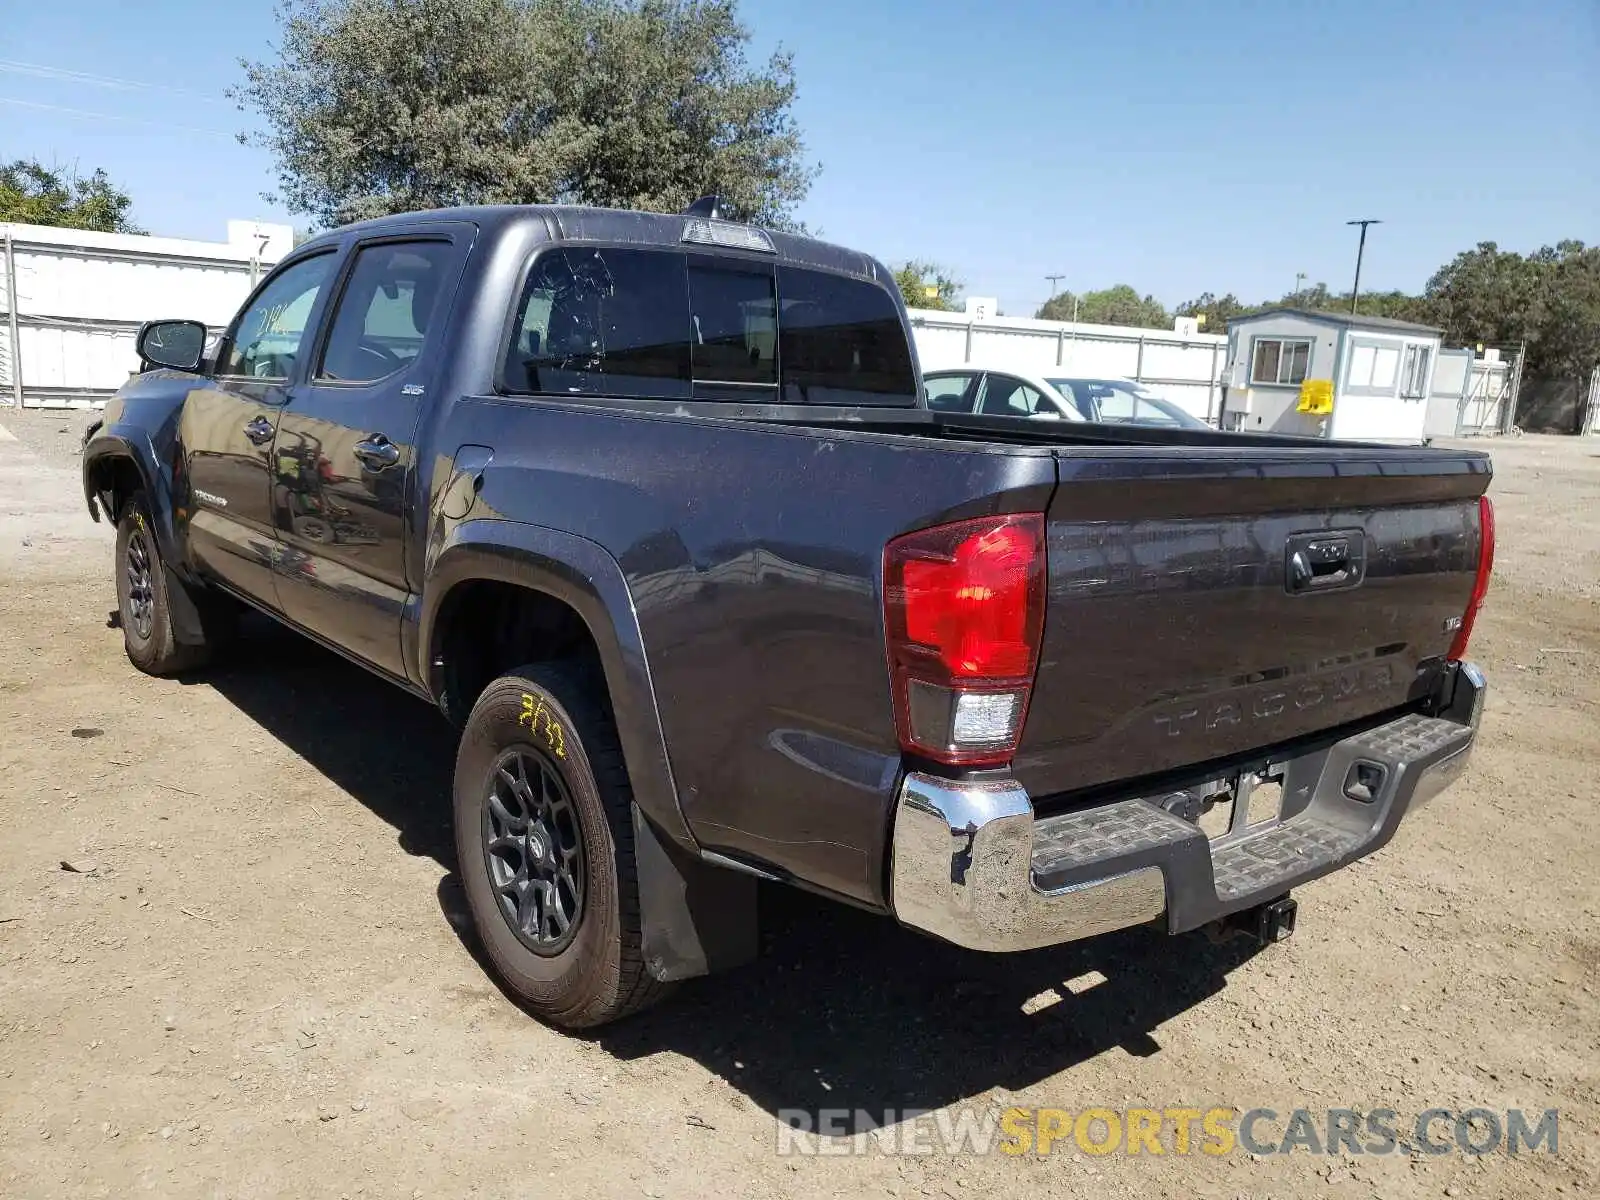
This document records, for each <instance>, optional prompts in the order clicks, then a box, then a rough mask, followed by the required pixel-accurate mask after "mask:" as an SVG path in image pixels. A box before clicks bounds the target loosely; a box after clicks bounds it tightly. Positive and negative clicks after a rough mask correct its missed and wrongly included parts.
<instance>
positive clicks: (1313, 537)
mask: <svg viewBox="0 0 1600 1200" xmlns="http://www.w3.org/2000/svg"><path fill="white" fill-rule="evenodd" d="M1287 555H1288V565H1287V570H1286V571H1285V574H1284V586H1285V587H1286V588H1287V589H1288V590H1289V591H1290V592H1313V591H1316V592H1322V591H1332V590H1333V589H1335V588H1343V587H1355V586H1356V585H1357V584H1358V583H1360V582H1361V580H1362V577H1363V576H1364V575H1365V574H1366V565H1367V555H1366V538H1365V537H1364V536H1363V535H1362V533H1361V531H1360V530H1353V531H1350V532H1346V533H1300V534H1296V535H1295V536H1294V537H1291V538H1290V539H1289V544H1288V547H1287Z"/></svg>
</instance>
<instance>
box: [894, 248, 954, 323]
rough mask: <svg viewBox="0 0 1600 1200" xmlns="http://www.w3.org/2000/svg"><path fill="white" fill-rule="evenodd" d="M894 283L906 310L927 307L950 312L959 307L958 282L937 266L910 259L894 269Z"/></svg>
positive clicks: (936, 264)
mask: <svg viewBox="0 0 1600 1200" xmlns="http://www.w3.org/2000/svg"><path fill="white" fill-rule="evenodd" d="M894 281H895V283H897V284H898V285H899V286H900V294H901V295H902V296H903V297H905V302H906V307H907V308H931V309H934V310H936V311H938V312H951V311H954V310H955V309H956V308H957V307H959V297H960V295H961V286H962V285H961V281H960V280H959V279H956V278H955V277H954V276H952V275H951V274H950V272H948V271H947V270H945V269H944V268H943V267H941V266H939V264H938V263H932V262H923V261H921V260H919V259H912V260H911V261H909V262H906V263H902V264H901V265H900V266H899V267H897V268H896V269H895V273H894Z"/></svg>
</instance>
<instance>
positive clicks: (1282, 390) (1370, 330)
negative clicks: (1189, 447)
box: [1222, 308, 1441, 442]
mask: <svg viewBox="0 0 1600 1200" xmlns="http://www.w3.org/2000/svg"><path fill="white" fill-rule="evenodd" d="M1440 337H1441V332H1440V330H1438V329H1434V328H1432V327H1431V326H1428V325H1416V324H1413V323H1411V322H1409V321H1395V320H1390V319H1389V318H1386V317H1367V316H1361V315H1359V314H1355V315H1350V314H1344V313H1329V312H1308V311H1304V310H1300V309H1292V308H1275V309H1268V310H1267V311H1266V312H1259V313H1253V314H1251V315H1250V316H1247V317H1239V318H1237V319H1235V320H1232V321H1229V322H1228V364H1227V369H1226V371H1225V373H1224V382H1225V384H1226V392H1225V394H1224V397H1223V404H1222V408H1223V428H1225V429H1238V430H1243V431H1245V432H1248V433H1294V434H1303V435H1309V436H1321V437H1334V438H1353V439H1357V440H1361V441H1385V442H1421V441H1422V440H1423V437H1424V425H1425V423H1426V420H1427V410H1428V396H1429V394H1430V389H1431V388H1432V385H1433V376H1434V370H1435V367H1436V365H1437V363H1438V360H1439V351H1440ZM1319 383H1320V384H1322V385H1324V387H1323V390H1324V391H1331V394H1332V402H1333V406H1332V412H1331V413H1327V414H1325V415H1319V414H1317V413H1315V412H1313V411H1309V409H1310V408H1311V407H1313V405H1312V404H1309V403H1307V401H1308V400H1309V399H1310V398H1311V394H1312V393H1314V392H1315V391H1316V390H1317V386H1316V385H1317V384H1319ZM1307 384H1310V385H1311V387H1310V388H1308V387H1307V386H1306V385H1307Z"/></svg>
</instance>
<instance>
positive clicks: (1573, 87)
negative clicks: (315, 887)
mask: <svg viewBox="0 0 1600 1200" xmlns="http://www.w3.org/2000/svg"><path fill="white" fill-rule="evenodd" d="M7 7H8V11H7V13H6V16H5V18H4V23H3V27H4V30H5V38H4V40H3V43H0V158H12V157H19V156H25V157H35V156H37V157H41V158H44V159H46V160H54V161H57V162H62V163H69V164H76V165H77V166H78V167H79V168H80V169H82V170H84V171H89V170H92V169H93V168H95V167H98V166H103V167H105V168H106V169H107V170H108V171H109V172H110V173H111V174H112V176H113V177H114V178H115V179H117V180H118V181H119V182H120V183H122V184H123V185H124V186H125V187H126V188H127V189H128V190H129V191H130V192H131V193H132V195H133V197H134V200H135V212H136V217H137V219H138V220H139V221H140V222H141V223H142V224H143V225H145V226H146V227H147V228H149V229H150V230H151V231H152V232H155V233H163V234H171V235H176V236H189V237H204V238H217V239H220V238H221V237H222V236H223V231H224V222H225V221H226V220H227V219H228V218H229V217H264V218H271V219H279V220H284V219H292V217H290V216H288V215H287V214H284V213H283V212H281V211H279V210H275V209H274V208H273V207H272V206H271V205H269V204H266V203H265V202H263V201H262V199H261V197H260V193H261V192H263V191H268V190H271V188H272V187H273V173H272V166H271V163H270V162H269V161H268V159H267V158H266V156H264V155H263V154H261V153H260V152H258V151H255V150H252V149H248V148H245V147H241V146H239V145H237V144H236V143H235V142H234V141H233V139H232V137H231V134H232V133H234V132H236V131H238V130H240V129H242V128H245V127H246V126H247V125H248V121H249V118H248V117H247V116H246V115H245V114H242V113H240V112H238V111H237V110H236V109H235V108H234V107H233V106H232V105H231V104H230V103H228V102H227V101H226V100H225V99H224V98H223V95H222V93H223V90H224V89H225V88H226V87H227V86H228V85H229V84H231V83H233V82H235V81H236V80H237V78H238V74H239V72H238V67H237V63H236V60H237V59H238V58H239V56H241V55H244V56H249V57H261V56H264V55H266V54H268V53H269V51H270V46H271V43H272V40H273V36H274V30H275V25H274V20H273V15H272V14H273V6H272V5H271V4H270V3H267V2H266V0H259V2H256V3H238V4H216V3H214V2H212V0H204V2H202V0H143V2H142V3H139V4H137V5H126V4H123V3H120V2H112V0H77V2H76V3H67V4H26V5H10V6H7ZM741 12H742V14H743V16H744V19H745V20H746V22H747V23H748V24H749V25H750V26H751V28H752V31H753V33H754V35H755V37H754V46H753V51H754V54H755V56H756V57H764V56H765V55H766V54H767V53H769V52H770V51H771V50H772V49H773V48H775V47H776V46H777V45H779V44H782V45H783V46H784V47H786V48H787V49H789V50H791V51H793V52H794V54H795V58H796V71H797V74H798V76H799V81H800V96H799V99H798V102H797V104H796V115H797V117H798V118H799V121H800V123H801V125H802V127H803V128H804V130H805V133H806V138H807V142H808V146H809V150H810V153H811V156H812V157H813V158H814V159H816V160H819V161H820V162H821V164H822V167H823V173H822V175H821V177H820V178H819V179H818V181H817V183H816V186H815V187H814V189H813V190H812V193H811V195H810V196H809V197H808V199H807V200H806V202H805V204H804V205H803V207H802V209H801V213H800V215H801V217H802V219H803V220H805V221H806V222H807V224H809V225H810V226H811V227H812V228H813V229H817V230H820V231H821V232H822V234H823V235H824V236H826V237H828V238H830V239H831V240H835V241H840V242H844V243H846V244H849V245H852V246H856V247H859V248H861V249H864V250H868V251H870V252H872V253H874V254H877V255H878V256H879V257H881V258H884V259H886V260H900V259H904V258H907V257H918V258H930V259H935V260H937V261H939V262H941V263H944V264H947V265H948V266H949V267H951V268H952V269H953V270H954V272H955V273H956V274H957V276H958V277H959V278H961V279H962V280H964V281H965V283H966V285H967V290H968V292H969V293H977V294H984V295H997V296H999V297H1000V301H1001V306H1002V308H1004V309H1005V310H1006V311H1008V312H1017V313H1022V312H1031V311H1032V310H1033V308H1034V307H1035V306H1037V305H1038V303H1039V302H1040V301H1041V300H1043V299H1044V297H1045V296H1046V294H1047V293H1048V292H1049V285H1048V284H1047V283H1046V282H1045V279H1044V275H1045V274H1046V273H1047V272H1050V273H1063V274H1065V276H1066V279H1065V281H1064V283H1063V286H1066V287H1071V288H1074V289H1077V290H1086V289H1089V288H1095V287H1104V286H1107V285H1109V284H1112V283H1119V282H1127V283H1131V284H1133V285H1134V286H1135V287H1136V288H1138V289H1140V290H1141V291H1146V292H1153V293H1155V294H1156V295H1157V296H1158V297H1159V298H1161V299H1162V300H1164V301H1166V302H1167V303H1168V304H1169V305H1172V304H1176V303H1178V302H1180V301H1182V300H1184V299H1187V298H1189V297H1191V296H1193V295H1195V294H1197V293H1199V292H1201V291H1203V290H1207V289H1210V290H1213V291H1217V292H1225V291H1233V292H1236V293H1238V294H1239V295H1240V296H1241V297H1242V298H1244V299H1246V300H1255V299H1260V298H1269V297H1275V296H1277V295H1280V294H1282V293H1283V292H1286V291H1288V290H1289V289H1291V288H1292V287H1293V286H1294V283H1295V275H1296V273H1297V272H1304V273H1305V274H1306V275H1307V277H1308V279H1309V280H1310V281H1312V282H1315V281H1318V280H1325V281H1327V282H1328V283H1329V284H1330V286H1333V287H1335V288H1342V287H1346V286H1348V282H1349V276H1350V271H1351V267H1352V264H1353V258H1354V249H1355V231H1354V230H1351V229H1348V228H1347V227H1346V226H1345V224H1344V222H1345V221H1346V220H1348V219H1350V218H1352V217H1369V216H1370V217H1381V218H1383V219H1384V221H1385V224H1383V225H1381V226H1378V227H1376V228H1375V229H1374V230H1373V231H1372V235H1371V237H1370V239H1369V241H1368V247H1367V259H1366V265H1365V267H1364V272H1363V280H1362V283H1363V290H1365V289H1366V288H1367V287H1372V288H1388V287H1400V288H1407V289H1416V288H1420V287H1421V286H1422V285H1423V283H1424V282H1425V281H1426V279H1427V277H1428V275H1429V274H1430V273H1431V272H1432V271H1433V270H1434V269H1435V268H1436V267H1438V266H1439V265H1441V264H1442V263H1444V262H1445V261H1447V260H1448V259H1449V258H1450V257H1451V256H1452V255H1454V254H1455V253H1456V252H1457V251H1458V250H1462V249H1466V248H1469V247H1471V246H1472V245H1474V244H1475V243H1477V242H1478V241H1480V240H1494V241H1498V242H1499V243H1500V244H1501V245H1502V246H1507V247H1511V248H1515V249H1519V250H1530V249H1533V248H1535V247H1537V246H1539V245H1541V244H1544V243H1547V242H1554V241H1556V240H1557V239H1560V238H1563V237H1575V238H1580V239H1582V240H1584V241H1587V242H1595V241H1600V83H1597V82H1596V79H1597V76H1596V74H1595V72H1594V70H1593V66H1594V64H1595V63H1596V62H1597V61H1600V2H1597V0H1525V2H1524V3H1523V4H1520V5H1515V6H1512V5H1506V4H1504V3H1502V2H1500V0H1344V2H1343V3H1337V2H1332V0H1322V2H1319V0H1277V2H1276V3H1249V2H1247V0H1219V2H1215V3H1209V4H1198V3H1189V2H1182V0H1103V2H1102V0H1096V2H1085V0H1054V2H1051V0H1016V2H1013V3H1006V4H1000V3H991V4H987V5H979V4H972V3H956V2H954V0H876V2H868V0H853V2H849V3H847V2H844V0H806V2H805V3H801V4H797V3H794V0H743V3H742V4H741ZM64 72H82V73H86V74H88V75H91V76H96V77H111V78H115V79H122V80H129V81H133V82H134V83H136V84H137V85H138V86H107V85H106V84H105V83H104V82H101V81H97V80H90V79H77V78H71V77H68V76H66V75H64V74H63V73H64ZM62 110H71V111H62Z"/></svg>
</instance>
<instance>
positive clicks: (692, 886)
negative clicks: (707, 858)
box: [633, 804, 759, 982]
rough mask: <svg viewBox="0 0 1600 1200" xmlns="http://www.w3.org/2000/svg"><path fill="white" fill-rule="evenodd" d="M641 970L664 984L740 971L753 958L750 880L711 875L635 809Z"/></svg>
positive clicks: (714, 871)
mask: <svg viewBox="0 0 1600 1200" xmlns="http://www.w3.org/2000/svg"><path fill="white" fill-rule="evenodd" d="M633 852H634V861H635V863H636V864H637V865H638V869H639V917H640V921H641V922H642V924H643V927H644V928H643V933H644V961H645V969H646V970H648V971H649V972H650V974H651V976H652V977H654V978H656V979H660V980H662V981H663V982H665V981H668V980H673V979H692V978H694V977H695V976H696V975H709V974H711V973H712V972H714V971H725V970H727V969H729V968H730V967H737V966H741V965H742V964H744V963H747V962H750V961H751V960H752V959H754V958H755V957H756V952H757V949H758V947H759V941H758V935H759V924H758V922H757V919H756V885H757V881H756V879H755V878H754V877H753V876H750V875H741V874H740V873H739V872H737V871H730V870H727V869H726V868H723V867H714V866H711V865H709V864H708V863H705V862H702V861H701V860H700V859H698V858H696V857H694V856H693V855H691V854H688V853H686V852H685V851H684V850H682V849H680V848H679V847H678V846H677V845H676V844H674V843H673V842H670V841H668V840H667V839H666V838H664V837H662V836H661V835H660V834H659V833H657V832H656V828H655V826H654V825H652V824H650V822H649V820H648V819H647V818H646V817H645V815H644V814H643V813H642V812H640V811H639V806H638V805H637V804H635V805H633Z"/></svg>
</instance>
